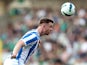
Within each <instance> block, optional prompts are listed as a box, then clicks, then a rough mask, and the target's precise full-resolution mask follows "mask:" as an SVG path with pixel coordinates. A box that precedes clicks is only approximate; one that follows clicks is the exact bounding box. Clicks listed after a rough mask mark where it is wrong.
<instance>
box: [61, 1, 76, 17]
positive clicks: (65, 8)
mask: <svg viewBox="0 0 87 65" xmlns="http://www.w3.org/2000/svg"><path fill="white" fill-rule="evenodd" d="M61 13H62V15H65V16H72V15H74V13H75V5H74V4H73V3H71V2H66V3H64V4H63V5H62V6H61Z"/></svg>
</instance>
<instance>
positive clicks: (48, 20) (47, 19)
mask: <svg viewBox="0 0 87 65" xmlns="http://www.w3.org/2000/svg"><path fill="white" fill-rule="evenodd" d="M50 22H51V23H54V21H53V20H51V19H49V18H42V19H41V20H40V23H39V24H42V23H50Z"/></svg>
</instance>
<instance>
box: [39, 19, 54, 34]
mask: <svg viewBox="0 0 87 65" xmlns="http://www.w3.org/2000/svg"><path fill="white" fill-rule="evenodd" d="M53 25H54V21H53V20H51V19H49V18H43V19H41V20H40V23H39V26H40V27H41V35H48V34H49V33H50V32H52V30H53Z"/></svg>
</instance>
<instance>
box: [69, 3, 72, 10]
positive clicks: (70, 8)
mask: <svg viewBox="0 0 87 65" xmlns="http://www.w3.org/2000/svg"><path fill="white" fill-rule="evenodd" d="M71 10H72V4H71V3H70V7H69V12H71Z"/></svg>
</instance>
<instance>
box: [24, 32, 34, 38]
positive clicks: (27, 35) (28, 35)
mask: <svg viewBox="0 0 87 65" xmlns="http://www.w3.org/2000/svg"><path fill="white" fill-rule="evenodd" d="M30 35H32V33H30V34H27V35H25V36H24V37H23V39H24V38H26V37H28V36H30Z"/></svg>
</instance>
